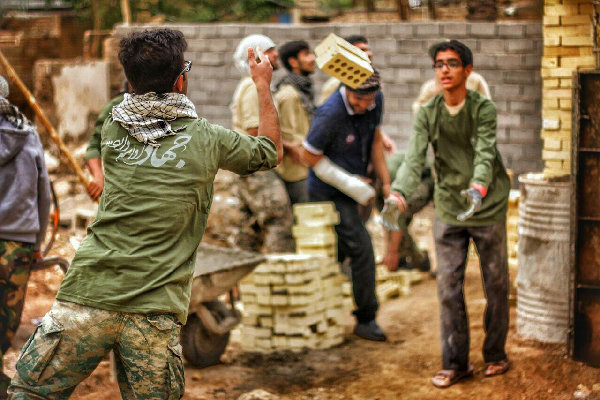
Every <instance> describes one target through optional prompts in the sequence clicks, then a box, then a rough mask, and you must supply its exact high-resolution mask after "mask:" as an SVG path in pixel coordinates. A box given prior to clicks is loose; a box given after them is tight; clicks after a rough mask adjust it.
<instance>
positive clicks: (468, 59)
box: [429, 39, 473, 67]
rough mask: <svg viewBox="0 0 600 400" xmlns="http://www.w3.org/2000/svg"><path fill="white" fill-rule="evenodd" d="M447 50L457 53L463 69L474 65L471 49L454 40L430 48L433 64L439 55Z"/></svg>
mask: <svg viewBox="0 0 600 400" xmlns="http://www.w3.org/2000/svg"><path fill="white" fill-rule="evenodd" d="M445 50H453V51H455V52H456V53H457V54H458V56H459V57H460V61H461V62H462V65H463V67H466V66H467V65H471V66H472V65H473V53H472V52H471V49H469V48H468V47H467V45H465V44H464V43H461V42H459V41H458V40H454V39H452V40H444V41H443V42H439V43H435V44H433V45H432V46H431V47H430V48H429V55H430V56H431V59H432V60H433V62H435V57H436V56H437V53H439V52H440V51H445Z"/></svg>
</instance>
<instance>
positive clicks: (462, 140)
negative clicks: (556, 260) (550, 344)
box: [391, 40, 510, 388]
mask: <svg viewBox="0 0 600 400" xmlns="http://www.w3.org/2000/svg"><path fill="white" fill-rule="evenodd" d="M430 54H431V56H432V58H433V62H434V64H433V68H434V70H435V74H436V79H437V80H438V82H439V83H440V86H441V87H442V93H440V94H438V95H437V96H435V97H434V98H433V99H431V100H430V101H429V102H427V104H425V105H424V106H423V107H421V108H420V109H419V112H418V114H417V119H416V121H415V124H414V128H413V129H414V131H413V134H412V136H411V138H410V142H409V147H408V152H407V155H406V161H405V162H404V164H402V166H401V167H400V170H399V171H398V174H397V176H396V179H395V180H394V182H393V184H392V195H391V198H392V199H394V200H395V201H396V203H397V205H398V208H399V210H400V212H404V211H405V210H406V200H405V199H406V198H408V197H410V196H411V195H412V193H413V192H414V190H415V189H416V187H417V185H418V184H419V182H420V178H421V171H422V170H423V167H424V165H425V159H426V152H427V147H428V145H429V143H431V144H432V146H433V151H434V155H435V159H434V168H435V172H436V182H435V194H434V204H435V222H434V237H435V246H436V252H437V260H438V273H437V281H438V296H439V300H440V314H441V339H442V361H443V369H442V370H441V371H439V372H438V373H436V375H435V376H434V377H433V379H432V383H433V384H434V385H435V386H437V387H441V388H444V387H448V386H450V385H452V384H454V383H456V382H457V381H458V380H459V379H461V378H464V377H467V376H470V375H472V374H473V366H472V365H469V325H468V320H467V313H466V307H465V300H464V294H463V289H462V288H463V284H464V277H465V266H466V260H467V252H468V248H469V241H470V240H473V242H474V243H475V246H476V248H477V251H478V253H479V257H480V261H481V271H482V275H483V284H484V286H485V293H486V296H487V308H486V314H485V331H486V337H485V342H484V346H483V357H484V360H485V362H486V363H487V367H486V369H485V372H484V375H485V376H486V377H489V376H495V375H498V374H502V373H504V372H506V371H507V369H508V359H507V356H506V353H505V351H504V346H505V343H506V335H507V332H508V263H507V248H506V221H505V218H506V207H507V202H508V192H509V189H510V182H509V179H508V176H507V174H506V170H505V169H504V165H503V163H502V158H501V157H500V153H499V152H498V149H497V147H496V120H497V119H496V107H495V106H494V103H492V102H491V101H490V100H489V99H487V98H485V97H484V96H482V95H480V94H479V93H477V92H475V91H472V90H468V89H467V88H466V81H467V78H468V76H469V74H470V73H471V70H472V68H473V55H472V53H471V50H469V48H468V47H467V46H465V45H464V44H462V43H460V42H458V41H456V40H450V41H446V42H441V43H438V44H436V45H434V47H433V48H432V50H431V51H430ZM465 198H466V201H465ZM467 208H468V210H466V211H465V209H467Z"/></svg>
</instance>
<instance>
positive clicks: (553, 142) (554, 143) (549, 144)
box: [544, 138, 562, 150]
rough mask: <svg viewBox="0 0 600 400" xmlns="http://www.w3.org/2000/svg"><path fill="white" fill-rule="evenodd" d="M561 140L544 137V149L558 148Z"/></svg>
mask: <svg viewBox="0 0 600 400" xmlns="http://www.w3.org/2000/svg"><path fill="white" fill-rule="evenodd" d="M561 145H562V141H561V140H560V139H554V138H544V150H560V149H561Z"/></svg>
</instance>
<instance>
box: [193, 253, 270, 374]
mask: <svg viewBox="0 0 600 400" xmlns="http://www.w3.org/2000/svg"><path fill="white" fill-rule="evenodd" d="M264 260H265V257H264V256H263V255H261V254H257V253H252V252H249V251H244V250H239V249H228V248H222V247H217V246H211V245H208V244H204V243H201V244H200V246H198V252H197V256H196V268H195V270H194V278H193V281H192V295H191V298H190V306H189V315H188V320H187V323H186V324H185V326H184V327H183V328H182V330H181V345H182V346H183V355H184V356H185V358H186V360H187V361H188V363H190V364H191V365H193V366H195V367H199V368H203V367H208V366H210V365H215V364H218V363H219V359H220V358H221V355H222V354H223V352H224V351H225V348H226V347H227V343H228V342H229V334H230V332H231V330H232V329H233V328H234V327H236V326H237V325H238V324H239V323H240V321H241V319H242V316H241V314H240V312H239V311H238V310H237V309H236V308H235V304H234V303H235V299H234V296H233V293H232V288H233V287H234V286H235V285H236V284H237V282H238V281H239V280H240V279H242V278H243V277H244V276H246V275H248V274H249V273H250V272H252V270H253V269H254V268H255V267H256V266H257V265H258V264H260V263H261V262H263V261H264ZM228 291H229V305H228V304H226V303H224V302H222V301H219V300H218V297H219V296H220V295H222V294H224V293H226V292H228Z"/></svg>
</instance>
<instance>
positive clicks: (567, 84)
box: [560, 78, 573, 88]
mask: <svg viewBox="0 0 600 400" xmlns="http://www.w3.org/2000/svg"><path fill="white" fill-rule="evenodd" d="M572 86H573V79H569V78H562V79H561V80H560V87H561V88H571V87H572Z"/></svg>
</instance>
